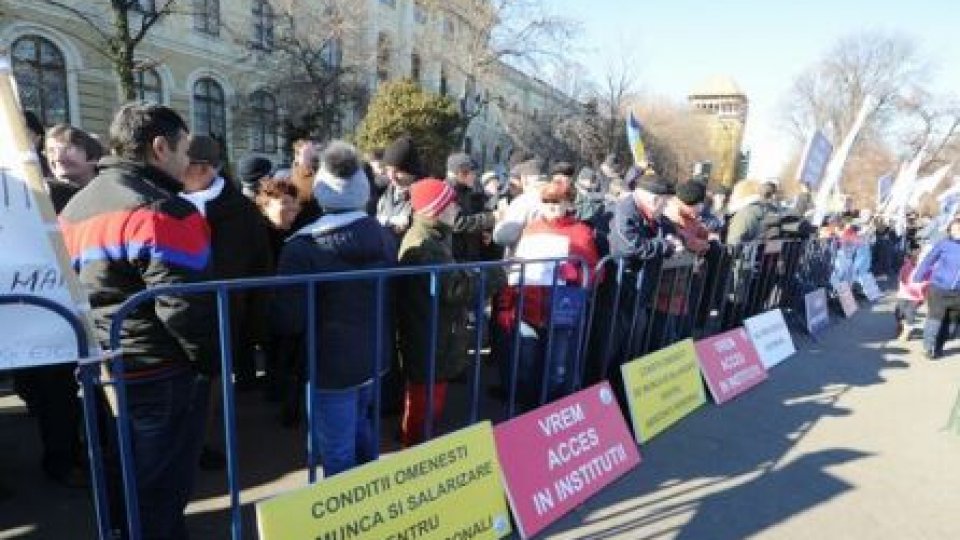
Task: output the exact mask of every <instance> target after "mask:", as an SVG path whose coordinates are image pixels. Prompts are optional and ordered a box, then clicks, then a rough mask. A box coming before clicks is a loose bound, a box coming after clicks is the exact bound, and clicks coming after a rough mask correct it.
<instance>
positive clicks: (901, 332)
mask: <svg viewBox="0 0 960 540" xmlns="http://www.w3.org/2000/svg"><path fill="white" fill-rule="evenodd" d="M919 252H920V250H919V248H918V247H917V246H916V245H913V246H911V249H910V252H909V253H907V255H906V257H904V259H903V266H901V267H900V285H899V287H898V288H897V307H896V309H895V310H894V317H896V320H897V335H898V336H899V339H900V341H907V340H909V339H910V334H911V332H912V331H913V329H914V328H917V309H919V308H920V306H921V305H922V304H923V299H924V297H925V296H926V294H927V287H929V285H930V282H929V281H928V280H926V279H925V280H923V282H922V283H914V282H913V272H914V270H916V268H917V257H918V255H919Z"/></svg>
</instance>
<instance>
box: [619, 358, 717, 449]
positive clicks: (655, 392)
mask: <svg viewBox="0 0 960 540" xmlns="http://www.w3.org/2000/svg"><path fill="white" fill-rule="evenodd" d="M620 369H621V371H622V372H623V384H624V387H625V388H626V392H627V400H628V402H629V404H630V418H631V420H632V421H633V430H634V433H635V434H636V437H637V441H638V442H640V443H645V442H647V441H649V440H650V439H652V438H653V437H655V436H656V435H657V434H659V433H660V432H662V431H663V430H665V429H667V428H668V427H670V426H671V425H673V424H675V423H676V422H678V421H679V420H680V419H682V418H683V417H684V416H686V415H688V414H690V413H691V412H693V411H695V410H696V409H697V408H698V407H700V406H701V405H703V404H704V403H706V402H707V395H706V393H705V392H704V391H703V381H702V380H701V379H700V365H699V364H698V363H697V351H696V349H695V348H694V346H693V340H692V339H686V340H684V341H681V342H679V343H676V344H674V345H671V346H670V347H667V348H665V349H660V350H658V351H654V352H652V353H650V354H648V355H646V356H642V357H640V358H638V359H636V360H634V361H632V362H628V363H626V364H624V365H623V366H622V367H621V368H620Z"/></svg>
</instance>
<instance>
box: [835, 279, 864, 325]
mask: <svg viewBox="0 0 960 540" xmlns="http://www.w3.org/2000/svg"><path fill="white" fill-rule="evenodd" d="M833 290H834V292H836V293H837V298H838V299H839V300H840V307H841V308H843V314H844V316H845V317H846V318H848V319H849V318H850V317H853V315H854V313H856V312H857V309H858V308H859V306H858V305H857V300H856V299H855V298H854V297H853V291H852V290H851V289H850V283H848V282H846V281H841V282H840V283H837V284H835V285H834V288H833Z"/></svg>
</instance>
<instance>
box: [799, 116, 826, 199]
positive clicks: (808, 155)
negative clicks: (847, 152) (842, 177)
mask: <svg viewBox="0 0 960 540" xmlns="http://www.w3.org/2000/svg"><path fill="white" fill-rule="evenodd" d="M831 154H833V145H832V144H830V141H829V140H827V137H826V136H824V134H823V133H822V132H821V131H820V130H819V129H818V130H817V131H815V132H813V135H811V136H810V140H808V141H807V146H806V147H805V148H804V150H803V159H802V160H800V169H799V170H798V171H797V179H798V180H800V182H801V183H804V184H806V185H807V187H809V188H810V189H811V190H814V189H817V186H818V185H820V180H821V179H822V178H823V173H824V172H825V171H826V170H827V164H828V163H829V161H830V155H831Z"/></svg>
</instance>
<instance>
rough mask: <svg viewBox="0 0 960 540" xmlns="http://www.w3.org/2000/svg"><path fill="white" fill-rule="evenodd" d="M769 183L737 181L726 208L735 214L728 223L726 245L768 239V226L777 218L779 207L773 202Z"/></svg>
mask: <svg viewBox="0 0 960 540" xmlns="http://www.w3.org/2000/svg"><path fill="white" fill-rule="evenodd" d="M771 195H772V193H771V190H770V187H769V184H762V183H760V182H756V181H754V180H743V181H741V182H738V183H737V184H736V185H735V186H734V188H733V193H731V195H730V202H729V204H728V205H727V210H728V211H729V212H730V213H731V214H732V216H733V217H731V218H730V221H729V223H728V226H727V237H726V239H725V242H726V244H727V245H731V246H738V245H742V244H746V243H749V242H754V241H759V240H766V239H768V236H769V235H768V229H769V227H770V224H771V222H772V221H773V220H776V219H777V215H778V212H777V209H776V208H775V207H773V205H772V204H771V201H770V198H769V197H770V196H771Z"/></svg>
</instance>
